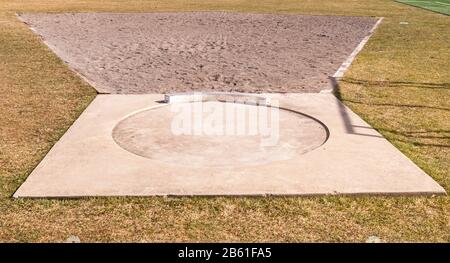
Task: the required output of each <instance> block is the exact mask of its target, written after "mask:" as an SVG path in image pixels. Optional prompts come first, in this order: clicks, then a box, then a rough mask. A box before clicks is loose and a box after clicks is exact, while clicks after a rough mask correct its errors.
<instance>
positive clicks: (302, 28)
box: [20, 12, 376, 94]
mask: <svg viewBox="0 0 450 263" xmlns="http://www.w3.org/2000/svg"><path fill="white" fill-rule="evenodd" d="M20 17H21V19H23V20H24V21H25V22H26V23H27V24H29V25H30V26H31V27H32V28H33V29H34V30H35V31H36V32H37V33H38V34H40V35H41V36H42V37H43V38H44V40H45V41H46V43H47V45H49V46H50V47H51V48H52V49H53V50H54V51H55V52H56V53H57V55H59V56H60V57H61V58H62V59H63V60H64V61H66V62H67V63H68V64H69V65H70V66H71V67H72V68H73V69H75V70H76V71H78V72H79V73H80V74H81V75H83V76H84V77H85V78H86V79H88V80H89V82H90V83H91V84H93V85H94V86H95V88H96V89H97V90H98V91H99V92H101V93H124V94H140V93H170V92H184V91H237V92H318V91H320V90H322V89H325V88H327V87H328V82H329V80H328V76H331V75H333V73H334V72H335V71H336V70H337V69H338V68H339V66H340V65H341V63H342V62H343V61H344V60H345V59H346V57H347V56H348V55H349V54H350V53H351V52H352V50H353V49H354V48H355V47H356V46H357V45H358V43H359V42H360V41H361V39H362V38H364V37H365V36H366V35H367V34H368V33H369V31H370V29H371V28H372V26H373V25H374V24H375V23H376V19H375V18H370V17H331V16H300V15H272V14H243V13H220V12H196V13H152V14H149V13H145V14H111V13H78V14H21V15H20Z"/></svg>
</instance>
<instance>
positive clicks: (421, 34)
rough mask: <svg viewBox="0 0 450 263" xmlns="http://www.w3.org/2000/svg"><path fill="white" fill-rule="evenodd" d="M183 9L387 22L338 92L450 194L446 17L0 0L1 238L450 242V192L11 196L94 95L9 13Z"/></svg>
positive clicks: (368, 8) (232, 0) (371, 10)
mask: <svg viewBox="0 0 450 263" xmlns="http://www.w3.org/2000/svg"><path fill="white" fill-rule="evenodd" d="M186 10H227V11H252V12H291V13H302V14H320V15H322V14H328V15H364V16H367V15H370V16H384V17H386V19H385V20H384V22H383V24H382V25H381V26H380V27H379V29H378V30H377V32H376V34H375V35H374V36H373V38H372V39H371V40H370V41H369V43H368V45H367V46H366V47H365V49H364V50H363V52H362V53H361V54H360V55H359V56H358V58H357V59H356V61H355V62H354V64H353V65H352V67H351V69H350V71H349V72H348V73H347V74H346V76H345V79H344V81H343V82H342V83H341V87H340V90H339V92H338V95H339V96H340V97H341V98H342V99H343V100H344V102H345V103H346V104H347V105H349V106H350V107H351V108H352V109H353V110H354V111H356V112H357V113H358V114H360V115H361V116H362V117H363V118H365V119H366V120H367V121H368V122H369V123H370V124H372V125H373V126H374V127H375V128H377V129H378V130H379V131H381V133H383V134H384V135H385V136H386V137H387V138H388V139H389V140H390V141H391V142H393V143H394V144H395V145H396V146H397V147H398V148H399V149H401V150H402V151H403V152H404V153H405V154H406V155H407V156H408V157H410V158H411V159H412V160H413V161H414V162H416V163H417V164H418V165H419V166H420V167H421V168H423V169H424V170H425V171H426V172H428V173H429V174H430V175H431V176H432V177H433V178H434V179H435V180H437V181H438V182H439V183H440V184H441V185H443V186H444V187H445V188H446V189H447V191H448V190H449V189H450V179H449V178H450V176H449V172H450V114H449V113H450V91H449V88H450V86H449V85H450V84H449V83H450V74H449V72H450V60H449V59H448V58H449V55H450V46H449V45H448V43H450V18H449V17H448V16H444V15H439V14H435V13H432V12H428V11H425V10H421V9H417V8H413V7H411V6H407V5H402V4H398V3H395V2H394V1H371V0H361V1H354V0H341V1H334V0H326V1H321V4H318V3H317V1H315V0H308V1H301V0H296V1H294V0H285V1H281V0H280V1H275V0H271V1H269V0H253V1H249V0H246V1H244V0H228V1H226V0H214V1H213V0H198V1H185V0H172V1H159V0H155V1H141V0H139V1H137V0H136V1H117V0H116V1H102V0H92V1H82V0H46V1H44V0H21V1H19V0H0V92H1V96H0V105H1V108H0V241H27V242H29V241H39V242H41V241H56V242H58V241H64V240H65V239H66V238H67V237H68V236H69V235H78V236H79V237H80V238H81V240H82V241H356V242H363V241H365V240H366V239H367V237H368V236H370V235H377V236H379V237H380V238H382V240H384V241H394V242H398V241H438V242H449V241H450V199H449V197H358V198H354V197H316V198H177V199H164V198H92V199H81V200H13V199H11V198H10V196H11V195H12V193H13V192H14V191H15V189H16V188H17V187H18V186H19V185H20V184H21V183H22V182H23V181H24V180H25V178H26V176H27V174H28V173H29V172H30V171H31V170H32V169H33V168H34V167H35V166H36V165H37V163H38V162H39V161H40V160H41V159H42V158H43V156H44V155H45V153H46V152H47V151H48V150H49V149H50V147H51V146H52V145H53V144H54V143H55V141H56V140H57V139H58V138H59V137H60V136H61V135H62V134H63V133H64V131H65V130H66V129H67V128H68V127H69V126H70V124H71V123H72V122H73V121H74V120H75V118H76V117H77V116H78V115H79V114H80V113H81V111H82V110H83V109H84V107H86V105H88V104H89V102H90V101H91V100H92V99H93V97H94V96H95V93H94V91H93V89H92V88H90V87H89V86H88V85H86V84H85V83H83V82H82V81H81V80H80V79H79V78H77V77H76V76H75V75H74V74H73V73H71V72H70V71H69V70H68V69H67V67H66V66H65V65H64V64H63V63H61V62H60V61H59V60H58V58H57V57H56V56H55V55H54V54H52V53H51V52H50V51H49V50H48V49H47V48H46V47H45V46H44V45H43V44H42V43H41V42H40V40H39V38H38V37H37V36H35V35H33V34H32V33H31V32H30V31H29V30H28V28H26V27H25V26H24V25H22V24H21V23H20V22H18V21H17V20H16V18H15V16H14V12H75V11H103V12H107V11H114V12H144V11H147V12H148V11H186ZM402 21H407V22H409V24H407V25H404V24H400V22H402Z"/></svg>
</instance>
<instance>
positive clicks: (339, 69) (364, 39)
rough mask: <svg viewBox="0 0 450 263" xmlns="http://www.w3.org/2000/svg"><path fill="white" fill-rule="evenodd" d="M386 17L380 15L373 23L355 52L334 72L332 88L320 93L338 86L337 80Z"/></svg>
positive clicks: (331, 90) (325, 90) (327, 91)
mask: <svg viewBox="0 0 450 263" xmlns="http://www.w3.org/2000/svg"><path fill="white" fill-rule="evenodd" d="M383 19H384V17H380V18H379V19H378V21H377V22H376V23H375V25H373V27H372V29H370V31H369V34H368V35H367V36H366V37H364V38H363V39H362V40H361V42H359V44H358V46H356V48H355V49H354V50H353V52H352V53H351V54H350V55H349V56H348V57H347V59H346V60H345V61H344V62H343V63H342V64H341V66H340V67H339V68H338V70H337V71H336V72H335V73H334V75H333V76H332V77H331V78H332V79H334V81H332V88H331V89H323V90H321V91H320V93H331V92H333V91H334V90H335V88H336V83H337V82H336V81H337V80H339V79H340V78H342V77H343V76H344V74H345V72H346V71H347V70H348V68H349V67H350V65H351V64H352V62H353V60H354V59H355V58H356V56H357V55H358V53H359V52H361V50H362V49H363V48H364V46H365V45H366V43H367V42H368V41H369V38H370V37H371V36H372V35H373V33H374V32H375V30H376V29H377V27H378V26H379V25H380V24H381V21H383Z"/></svg>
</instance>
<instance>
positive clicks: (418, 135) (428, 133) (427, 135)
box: [330, 77, 450, 148]
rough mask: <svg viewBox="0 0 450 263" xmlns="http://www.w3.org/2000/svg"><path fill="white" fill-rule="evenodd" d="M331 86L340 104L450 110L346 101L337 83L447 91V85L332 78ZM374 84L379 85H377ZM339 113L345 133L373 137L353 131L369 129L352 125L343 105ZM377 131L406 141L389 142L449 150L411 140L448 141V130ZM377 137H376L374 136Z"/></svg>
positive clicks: (438, 108) (411, 105)
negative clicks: (415, 87) (414, 87)
mask: <svg viewBox="0 0 450 263" xmlns="http://www.w3.org/2000/svg"><path fill="white" fill-rule="evenodd" d="M330 82H331V85H332V87H333V93H334V95H335V96H336V97H337V98H338V99H339V100H340V101H342V102H350V103H356V104H367V105H369V106H389V107H405V108H426V109H433V110H443V111H450V108H445V107H435V106H428V105H413V104H392V103H366V102H362V101H355V100H348V99H343V98H342V94H341V90H340V86H339V82H346V83H353V84H359V85H363V86H380V85H386V83H390V84H389V85H390V87H394V86H396V87H403V86H413V85H416V86H417V87H426V88H444V89H447V88H449V87H450V84H449V83H443V84H434V83H411V82H385V81H379V82H371V81H363V80H357V81H356V80H354V79H350V81H349V79H348V78H346V79H345V80H344V79H341V80H339V81H338V80H337V79H336V78H334V77H331V78H330ZM375 83H379V84H378V85H377V84H375ZM339 112H340V113H341V116H342V120H343V122H344V125H345V128H346V131H347V133H350V134H355V135H363V136H375V135H369V134H364V133H359V132H356V131H355V128H363V129H364V128H367V129H371V128H369V127H364V126H360V125H353V124H352V122H351V119H350V117H349V116H348V112H347V109H346V107H345V106H344V105H342V104H339ZM376 130H377V131H379V132H380V133H392V134H395V135H397V136H402V137H404V138H406V139H399V138H390V140H393V141H398V142H404V143H408V144H411V145H414V146H426V147H442V148H450V144H436V143H424V142H417V141H414V140H413V139H450V135H449V134H450V130H442V129H434V130H433V129H431V130H425V131H398V130H392V129H385V128H376ZM375 137H377V136H375Z"/></svg>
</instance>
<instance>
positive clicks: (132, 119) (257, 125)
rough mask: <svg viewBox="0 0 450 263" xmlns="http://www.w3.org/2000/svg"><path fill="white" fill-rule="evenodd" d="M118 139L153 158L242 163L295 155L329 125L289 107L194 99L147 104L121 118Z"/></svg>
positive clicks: (312, 145)
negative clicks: (198, 100) (173, 102)
mask: <svg viewBox="0 0 450 263" xmlns="http://www.w3.org/2000/svg"><path fill="white" fill-rule="evenodd" d="M112 136H113V139H114V140H115V142H116V143H117V144H118V145H119V146H120V147H122V148H123V149H125V150H127V151H129V152H131V153H134V154H136V155H139V156H142V157H145V158H149V159H152V160H158V161H163V162H166V163H171V164H175V165H182V166H191V167H240V166H251V165H261V164H265V163H269V162H273V161H282V160H288V159H291V158H293V157H294V156H296V155H301V154H304V153H307V152H309V151H312V150H314V149H316V148H317V147H319V146H321V145H322V144H323V143H324V142H325V141H326V140H327V138H328V132H327V129H326V127H325V126H324V125H323V124H322V123H320V122H319V121H317V120H315V119H313V118H311V117H308V116H306V115H303V114H300V113H297V112H293V111H290V110H285V109H281V108H280V109H278V108H274V107H266V106H258V105H254V104H243V103H233V102H219V101H207V102H201V103H200V102H188V103H175V104H169V105H165V106H161V107H155V108H150V109H144V110H142V111H139V112H136V113H134V114H131V115H130V116H128V117H126V118H124V119H123V120H121V121H120V122H119V123H118V124H117V125H116V126H115V128H114V130H113V134H112Z"/></svg>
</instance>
